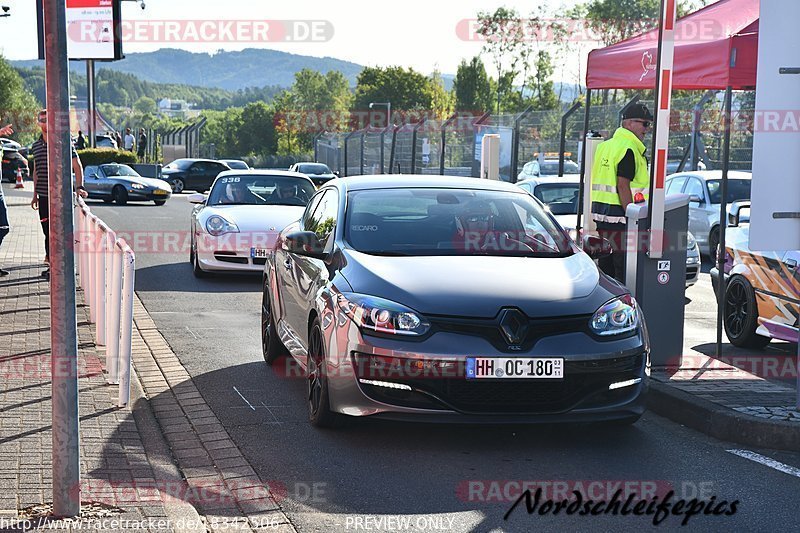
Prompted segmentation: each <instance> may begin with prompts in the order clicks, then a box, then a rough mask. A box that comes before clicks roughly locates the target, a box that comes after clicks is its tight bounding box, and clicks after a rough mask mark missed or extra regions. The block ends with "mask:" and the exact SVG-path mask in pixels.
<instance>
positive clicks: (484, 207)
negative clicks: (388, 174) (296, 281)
mask: <svg viewBox="0 0 800 533" xmlns="http://www.w3.org/2000/svg"><path fill="white" fill-rule="evenodd" d="M345 241H346V242H347V243H348V244H350V246H352V247H353V248H354V249H356V250H358V251H360V252H364V253H368V254H373V255H408V256H415V255H512V256H526V257H554V256H556V257H564V256H567V255H571V254H572V247H571V245H570V240H569V237H568V236H567V235H566V234H565V233H564V231H563V230H561V229H560V228H559V227H558V226H557V225H556V224H555V223H554V222H553V220H552V219H551V218H550V216H549V215H548V214H547V213H545V212H544V210H543V209H542V208H541V207H540V206H539V204H538V203H537V202H536V201H535V200H534V199H533V198H531V197H530V196H529V195H527V194H524V193H522V192H520V193H516V192H505V191H487V190H475V189H416V188H414V189H381V190H365V191H354V192H351V193H350V194H349V196H348V205H347V215H346V228H345Z"/></svg>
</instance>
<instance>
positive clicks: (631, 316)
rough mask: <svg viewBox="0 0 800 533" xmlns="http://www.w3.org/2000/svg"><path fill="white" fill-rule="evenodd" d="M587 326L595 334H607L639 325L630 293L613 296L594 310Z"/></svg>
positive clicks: (616, 333)
mask: <svg viewBox="0 0 800 533" xmlns="http://www.w3.org/2000/svg"><path fill="white" fill-rule="evenodd" d="M589 327H590V328H592V331H593V332H595V333H596V334H597V335H602V336H604V337H605V336H609V335H620V334H622V333H628V332H630V331H633V330H635V329H636V328H638V327H639V313H638V312H637V310H636V300H634V299H633V297H632V296H631V295H630V294H626V295H624V296H620V297H619V298H614V299H613V300H611V301H610V302H607V303H605V304H603V306H602V307H600V309H598V310H597V311H595V313H594V315H593V316H592V320H591V321H590V322H589Z"/></svg>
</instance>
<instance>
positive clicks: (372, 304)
mask: <svg viewBox="0 0 800 533" xmlns="http://www.w3.org/2000/svg"><path fill="white" fill-rule="evenodd" d="M337 303H338V305H339V309H340V310H341V311H343V312H344V313H345V314H346V315H347V316H348V317H350V319H351V320H352V321H353V322H355V323H356V325H357V326H358V327H359V328H362V329H365V330H368V331H375V332H378V333H389V334H394V335H416V336H419V335H425V333H427V332H428V330H429V329H430V327H431V325H430V322H428V321H427V320H425V318H424V317H422V316H420V315H419V314H418V313H416V312H415V311H413V310H412V309H409V308H408V307H406V306H404V305H401V304H399V303H396V302H392V301H389V300H385V299H383V298H378V297H377V296H367V295H364V294H356V293H352V292H347V293H341V294H340V295H339V296H338V302H337Z"/></svg>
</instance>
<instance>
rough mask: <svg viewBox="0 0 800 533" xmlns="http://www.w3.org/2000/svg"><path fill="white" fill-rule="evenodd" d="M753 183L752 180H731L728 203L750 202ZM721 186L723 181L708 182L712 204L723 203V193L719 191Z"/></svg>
mask: <svg viewBox="0 0 800 533" xmlns="http://www.w3.org/2000/svg"><path fill="white" fill-rule="evenodd" d="M751 183H752V182H751V180H743V179H729V180H728V200H727V202H728V203H731V202H735V201H736V200H749V199H750V185H751ZM720 185H721V180H708V195H709V197H710V198H711V203H712V204H719V203H722V202H721V199H722V193H721V192H720V190H719V188H720Z"/></svg>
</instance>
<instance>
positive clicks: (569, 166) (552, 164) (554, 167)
mask: <svg viewBox="0 0 800 533" xmlns="http://www.w3.org/2000/svg"><path fill="white" fill-rule="evenodd" d="M580 171H581V169H580V167H579V166H578V165H577V163H575V162H574V161H570V160H568V159H567V160H564V174H578V173H579V172H580ZM539 175H540V176H558V161H545V162H544V163H542V164H541V166H540V169H539Z"/></svg>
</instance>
